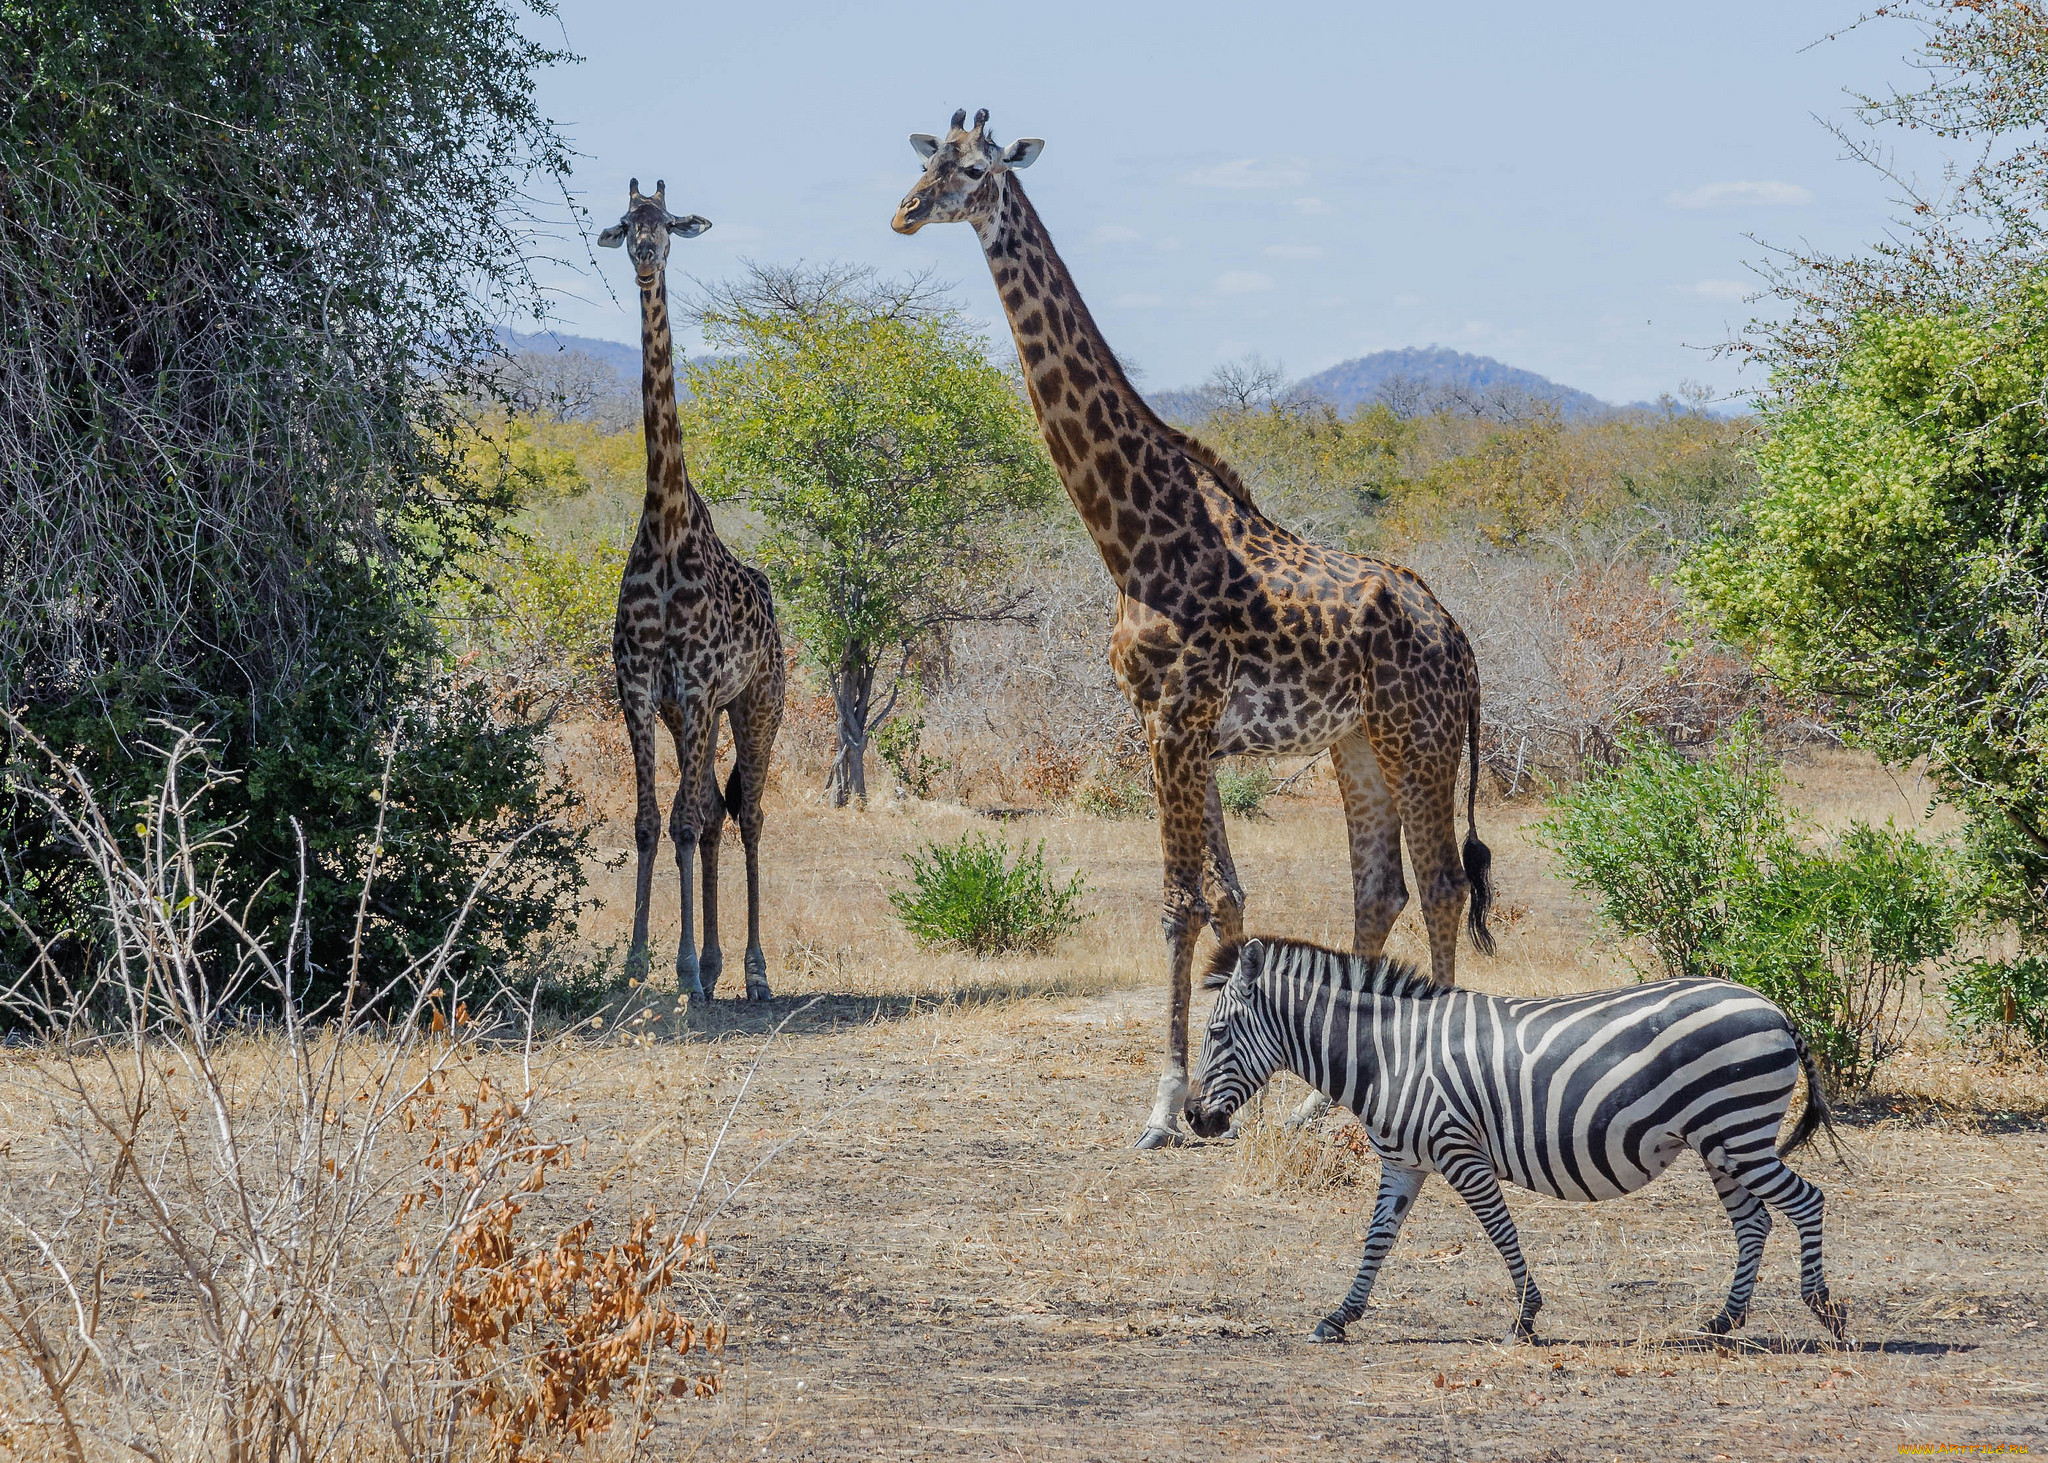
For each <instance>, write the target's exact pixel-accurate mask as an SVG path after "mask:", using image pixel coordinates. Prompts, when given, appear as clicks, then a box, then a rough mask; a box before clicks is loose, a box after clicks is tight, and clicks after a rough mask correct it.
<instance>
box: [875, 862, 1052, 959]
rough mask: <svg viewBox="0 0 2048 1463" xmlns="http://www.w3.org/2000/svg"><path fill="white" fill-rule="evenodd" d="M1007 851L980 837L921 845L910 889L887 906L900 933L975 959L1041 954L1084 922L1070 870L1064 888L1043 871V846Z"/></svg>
mask: <svg viewBox="0 0 2048 1463" xmlns="http://www.w3.org/2000/svg"><path fill="white" fill-rule="evenodd" d="M1008 855H1009V849H1008V848H1006V847H1005V846H1004V845H1003V844H1002V843H1001V842H1000V841H998V840H996V839H994V838H991V837H989V836H988V835H987V834H985V833H969V834H963V835H962V836H961V838H960V839H959V841H958V842H955V843H928V844H926V845H925V846H924V849H923V851H922V852H920V853H913V854H910V855H909V856H908V857H907V859H906V862H907V863H908V864H909V865H910V879H911V887H909V888H907V889H896V890H892V891H891V892H890V895H889V902H890V903H891V904H893V905H895V906H896V917H897V918H898V919H900V920H901V921H902V922H903V927H904V928H905V929H907V930H909V931H910V932H911V934H913V935H915V936H917V938H918V939H919V940H920V941H921V942H922V943H924V944H927V945H958V946H960V947H961V948H962V949H966V950H972V951H973V952H974V953H975V954H977V955H998V954H1002V953H1004V952H1006V951H1011V950H1029V951H1038V950H1047V949H1050V948H1051V947H1052V945H1053V944H1054V942H1055V941H1057V940H1058V939H1059V938H1060V937H1061V936H1062V935H1064V934H1066V933H1067V932H1068V931H1070V930H1072V929H1074V928H1075V927H1076V926H1078V925H1079V924H1080V923H1081V921H1082V920H1084V919H1086V918H1087V917H1088V916H1087V915H1086V914H1085V913H1083V912H1082V911H1081V910H1079V909H1077V908H1076V907H1075V906H1076V905H1078V904H1079V903H1080V901H1081V896H1082V894H1084V893H1085V892H1086V891H1087V881H1086V880H1085V879H1083V877H1082V876H1081V873H1080V871H1079V870H1076V871H1075V873H1074V875H1073V877H1072V878H1070V879H1069V880H1068V881H1067V883H1066V885H1065V886H1064V887H1061V886H1060V885H1057V884H1055V883H1054V882H1053V880H1052V876H1051V875H1050V874H1048V873H1047V872H1046V868H1045V844H1044V842H1043V841H1042V840H1041V841H1040V843H1039V845H1038V847H1037V848H1035V849H1027V850H1020V851H1019V852H1018V854H1017V861H1016V862H1015V863H1014V864H1012V863H1010V862H1009V860H1008Z"/></svg>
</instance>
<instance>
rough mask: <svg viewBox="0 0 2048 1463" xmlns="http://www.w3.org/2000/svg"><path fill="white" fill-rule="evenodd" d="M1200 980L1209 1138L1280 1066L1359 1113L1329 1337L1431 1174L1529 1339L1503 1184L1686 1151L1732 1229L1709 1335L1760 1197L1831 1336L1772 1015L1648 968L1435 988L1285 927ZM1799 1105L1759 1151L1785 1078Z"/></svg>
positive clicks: (1364, 1293) (1811, 1075)
mask: <svg viewBox="0 0 2048 1463" xmlns="http://www.w3.org/2000/svg"><path fill="white" fill-rule="evenodd" d="M1204 984H1205V985H1207V986H1209V987H1211V988H1218V989H1219V991H1220V993H1219V995H1218V996H1217V1000H1216V1005H1215V1008H1214V1010H1213V1011H1212V1013H1211V1015H1210V1020H1209V1027H1208V1032H1207V1035H1206V1037H1205V1039H1204V1042H1203V1046H1202V1057H1201V1061H1200V1064H1199V1065H1198V1066H1197V1068H1196V1090H1197V1093H1198V1096H1197V1097H1195V1098H1193V1099H1191V1100H1190V1102H1189V1106H1188V1116H1189V1122H1190V1124H1191V1126H1193V1128H1194V1130H1195V1132H1196V1133H1197V1134H1200V1135H1202V1136H1214V1135H1215V1134H1218V1133H1220V1132H1222V1131H1223V1130H1224V1129H1225V1128H1226V1127H1227V1126H1228V1124H1229V1121H1230V1118H1231V1115H1232V1114H1233V1113H1235V1112H1236V1111H1237V1109H1238V1108H1239V1107H1241V1106H1242V1105H1243V1104H1244V1103H1245V1102H1246V1101H1247V1100H1248V1099H1249V1098H1250V1097H1251V1096H1252V1095H1253V1094H1254V1093H1256V1092H1257V1091H1258V1090H1259V1089H1260V1088H1261V1087H1263V1086H1264V1085H1265V1083H1266V1081H1267V1080H1268V1079H1269V1078H1270V1077H1271V1076H1272V1075H1273V1073H1274V1072H1276V1071H1279V1070H1281V1069H1283V1068H1284V1069H1286V1070H1288V1071H1291V1072H1294V1073H1295V1074H1296V1075H1298V1076H1300V1077H1302V1078H1303V1079H1304V1080H1306V1081H1307V1082H1308V1083H1309V1084H1310V1085H1311V1086H1312V1087H1314V1088H1316V1089H1317V1090H1318V1091H1320V1092H1322V1093H1323V1094H1324V1095H1326V1096H1327V1097H1329V1098H1330V1099H1331V1100H1332V1101H1333V1102H1337V1103H1340V1104H1342V1105H1343V1106H1345V1107H1348V1108H1350V1109H1351V1110H1352V1111H1353V1112H1354V1113H1356V1114H1357V1115H1358V1119H1359V1122H1360V1124H1361V1125H1362V1126H1363V1127H1364V1129H1365V1132H1366V1136H1367V1138H1368V1139H1369V1140H1370V1141H1371V1143H1372V1146H1373V1149H1374V1151H1375V1152H1377V1153H1378V1154H1379V1156H1380V1159H1381V1169H1380V1174H1381V1179H1380V1193H1379V1198H1378V1200H1377V1202H1376V1203H1375V1205H1374V1211H1373V1223H1372V1228H1371V1231H1370V1233H1369V1235H1368V1237H1367V1240H1366V1246H1365V1256H1364V1259H1363V1261H1362V1263H1361V1264H1360V1266H1359V1272H1358V1278H1357V1280H1356V1281H1355V1282H1354V1283H1353V1285H1352V1287H1351V1290H1350V1293H1349V1294H1347V1295H1346V1296H1345V1299H1344V1303H1343V1304H1342V1305H1340V1306H1339V1307H1338V1308H1337V1309H1336V1310H1335V1311H1334V1312H1332V1313H1331V1314H1330V1315H1329V1316H1328V1317H1326V1318H1325V1319H1324V1320H1323V1322H1322V1323H1321V1324H1320V1325H1319V1326H1318V1327H1317V1328H1316V1336H1317V1339H1319V1340H1330V1341H1337V1340H1342V1339H1343V1336H1344V1329H1345V1327H1346V1326H1347V1325H1349V1324H1350V1322H1352V1321H1354V1320H1356V1319H1358V1317H1359V1316H1360V1315H1361V1314H1362V1313H1363V1312H1364V1310H1365V1304H1366V1299H1367V1297H1368V1296H1369V1295H1370V1293H1371V1291H1372V1285H1373V1281H1374V1279H1375V1277H1376V1276H1377V1275H1378V1273H1379V1266H1380V1262H1381V1261H1382V1260H1383V1259H1384V1258H1385V1256H1386V1254H1387V1252H1388V1251H1389V1250H1390V1249H1391V1248H1392V1247H1393V1243H1394V1239H1395V1237H1396V1235H1398V1234H1399V1232H1400V1227H1401V1222H1402V1220H1403V1219H1405V1218H1406V1216H1407V1212H1408V1209H1409V1207H1410V1206H1411V1205H1412V1203H1413V1202H1414V1198H1415V1195H1416V1194H1417V1193H1418V1192H1419V1191H1420V1189H1421V1187H1422V1182H1423V1180H1424V1179H1425V1178H1426V1177H1427V1176H1428V1175H1429V1174H1431V1173H1440V1174H1442V1175H1443V1176H1444V1178H1445V1179H1446V1180H1447V1181H1449V1183H1450V1184H1451V1186H1452V1187H1453V1188H1455V1189H1456V1190H1457V1191H1458V1193H1459V1195H1460V1196H1461V1197H1462V1198H1463V1199H1464V1200H1465V1202H1466V1203H1467V1204H1469V1205H1470V1206H1471V1207H1472V1210H1473V1212H1474V1213H1475V1214H1476V1215H1477V1216H1478V1218H1479V1220H1480V1223H1481V1224H1482V1225H1483V1226H1484V1227H1485V1229H1486V1232H1487V1236H1488V1237H1489V1238H1490V1239H1491V1240H1492V1241H1493V1242H1494V1244H1495V1245H1496V1246H1497V1247H1498V1248H1499V1250H1500V1252H1501V1255H1502V1258H1503V1259H1505V1260H1506V1261H1507V1266H1508V1273H1509V1277H1510V1279H1511V1280H1512V1281H1513V1283H1514V1285H1515V1289H1516V1291H1517V1293H1518V1294H1519V1296H1520V1300H1521V1314H1520V1317H1519V1319H1518V1320H1517V1322H1516V1325H1515V1334H1516V1335H1517V1336H1521V1337H1525V1338H1526V1337H1527V1336H1529V1335H1531V1334H1533V1330H1534V1323H1535V1318H1536V1312H1537V1311H1538V1310H1539V1309H1540V1308H1541V1306H1542V1304H1543V1297H1542V1294H1541V1293H1540V1292H1539V1291H1538V1290H1537V1288H1536V1285H1535V1283H1534V1282H1533V1281H1532V1280H1530V1279H1529V1275H1528V1268H1527V1266H1526V1264H1525V1263H1524V1262H1523V1258H1522V1253H1521V1244H1520V1240H1519V1238H1518V1236H1517V1235H1516V1232H1515V1226H1514V1220H1513V1219H1512V1217H1510V1215H1509V1214H1508V1210H1507V1205H1506V1203H1505V1202H1504V1201H1503V1200H1502V1198H1501V1191H1500V1185H1501V1183H1502V1182H1503V1181H1505V1182H1507V1183H1511V1184H1514V1185H1516V1186H1517V1187H1519V1188H1524V1189H1528V1190H1530V1191H1532V1192H1534V1193H1539V1194H1549V1195H1551V1196H1553V1197H1555V1198H1560V1199H1578V1200H1598V1199H1611V1198H1616V1197H1618V1196H1620V1195H1622V1194H1627V1193H1632V1192H1634V1191H1635V1190H1636V1189H1639V1188H1641V1187H1642V1186H1643V1185H1644V1184H1647V1183H1648V1182H1649V1181H1650V1180H1651V1179H1653V1178H1655V1177H1656V1176H1657V1175H1658V1174H1660V1173H1662V1172H1663V1171H1664V1170H1665V1169H1666V1168H1668V1167H1670V1165H1671V1164H1672V1163H1673V1162H1674V1161H1675V1160H1676V1159H1677V1158H1678V1157H1679V1155H1680V1154H1682V1153H1684V1152H1685V1151H1686V1150H1688V1149H1690V1150H1691V1151H1693V1152H1695V1153H1697V1154H1699V1156H1700V1158H1701V1159H1702V1160H1703V1161H1704V1163H1705V1165H1706V1168H1707V1172H1708V1174H1709V1176H1710V1177H1711V1178H1712V1179H1713V1182H1714V1186H1715V1189H1716V1191H1717V1192H1718V1193H1719V1194H1720V1196H1721V1202H1722V1204H1723V1206H1724V1207H1725V1208H1726V1209H1727V1211H1728V1216H1729V1219H1730V1222H1731V1223H1732V1224H1733V1225H1734V1227H1735V1236H1736V1248H1737V1261H1736V1270H1735V1282H1734V1285H1733V1287H1732V1288H1731V1290H1730V1292H1729V1296H1728V1301H1727V1304H1726V1305H1725V1306H1724V1307H1723V1308H1722V1310H1721V1313H1720V1314H1719V1315H1718V1316H1716V1317H1715V1318H1714V1319H1713V1320H1712V1321H1710V1322H1709V1323H1708V1326H1707V1329H1708V1330H1709V1331H1711V1332H1713V1333H1715V1334H1725V1333H1726V1332H1727V1331H1729V1330H1731V1329H1732V1328H1734V1327H1736V1326H1740V1325H1741V1324H1742V1323H1743V1322H1744V1321H1745V1320H1746V1319H1747V1317H1748V1310H1749V1301H1750V1297H1751V1295H1752V1294H1753V1293H1754V1290H1755V1286H1756V1275H1757V1267H1758V1265H1759V1264H1760V1263H1761V1261H1762V1259H1763V1247H1764V1237H1765V1236H1766V1235H1767V1234H1768V1233H1769V1232H1770V1228H1771V1218H1770V1209H1772V1208H1775V1209H1777V1210H1778V1211H1779V1212H1780V1213H1782V1214H1784V1215H1785V1217H1786V1218H1787V1219H1789V1220H1791V1221H1792V1223H1793V1224H1794V1226H1795V1227H1796V1228H1797V1229H1798V1231H1799V1238H1800V1294H1801V1296H1802V1297H1803V1298H1804V1299H1805V1301H1806V1303H1807V1305H1808V1306H1810V1307H1811V1308H1812V1309H1813V1311H1814V1313H1815V1314H1816V1315H1817V1316H1819V1317H1820V1318H1821V1320H1822V1321H1823V1322H1824V1323H1825V1324H1826V1325H1827V1326H1828V1328H1829V1330H1830V1331H1832V1332H1833V1333H1834V1334H1835V1335H1836V1336H1837V1337H1840V1336H1841V1335H1842V1334H1843V1312H1842V1308H1841V1307H1840V1306H1839V1305H1837V1304H1835V1303H1833V1302H1832V1301H1830V1300H1829V1298H1828V1291H1827V1285H1826V1283H1825V1280H1824V1278H1823V1274H1822V1266H1821V1220H1822V1213H1823V1208H1824V1203H1825V1201H1824V1199H1823V1196H1822V1194H1821V1191H1820V1190H1819V1189H1817V1188H1815V1187H1814V1186H1813V1185H1812V1184H1810V1183H1808V1182H1807V1181H1806V1180H1805V1179H1802V1178H1801V1177H1800V1176H1799V1175H1798V1174H1796V1173H1794V1172H1792V1170H1791V1169H1789V1168H1787V1167H1786V1166H1785V1165H1784V1164H1783V1163H1782V1162H1781V1161H1780V1158H1781V1155H1782V1153H1783V1152H1789V1151H1790V1150H1791V1149H1793V1148H1794V1147H1797V1146H1798V1145H1799V1144H1800V1143H1802V1142H1804V1141H1805V1140H1806V1139H1808V1138H1809V1137H1811V1136H1812V1135H1813V1133H1814V1131H1815V1129H1816V1128H1817V1127H1818V1126H1819V1125H1820V1124H1821V1123H1823V1122H1825V1121H1827V1119H1828V1112H1827V1106H1826V1102H1825V1100H1824V1099H1823V1097H1822V1095H1821V1091H1820V1087H1819V1084H1818V1074H1817V1072H1816V1071H1815V1068H1814V1063H1813V1059H1812V1056H1811V1054H1810V1053H1809V1052H1808V1051H1807V1049H1806V1045H1805V1043H1804V1042H1803V1041H1802V1040H1801V1039H1800V1037H1799V1034H1798V1033H1797V1032H1796V1031H1795V1030H1793V1028H1792V1025H1791V1022H1790V1021H1789V1020H1788V1019H1787V1018H1786V1016H1785V1013H1784V1012H1783V1011H1781V1010H1779V1009H1778V1007H1777V1006H1775V1005H1773V1004H1772V1003H1771V1002H1770V1001H1768V1000H1766V999H1764V998H1763V997H1762V996H1760V995H1758V994H1757V993H1756V992H1754V991H1751V990H1748V989H1746V988H1745V987H1742V986H1738V985H1732V984H1730V983H1728V982H1726V981H1718V980H1667V981H1656V982H1651V983H1648V984H1644V985H1636V986H1629V987H1625V988H1623V989H1620V990H1609V991H1594V992H1589V993H1587V994H1584V995H1575V996H1564V997H1559V998H1556V999H1550V1000H1532V999H1517V998H1513V997H1506V996H1489V995H1484V994H1481V993H1479V992H1476V991H1470V990H1461V989H1457V988H1453V987H1444V986H1437V985H1434V984H1432V983H1431V982H1429V981H1428V980H1427V979H1425V978H1423V977H1422V976H1420V975H1418V974H1417V973H1416V972H1415V971H1414V970H1413V969H1412V968H1411V967H1408V966H1405V965H1402V964H1399V963H1397V962H1394V961H1391V960H1386V959H1365V958H1361V957H1358V956H1354V955H1350V954H1346V953H1343V952H1340V951H1336V950H1326V949H1323V948H1322V947H1320V946H1316V945H1310V944H1305V943H1300V942H1295V941H1261V940H1252V941H1249V942H1247V943H1246V944H1244V945H1243V946H1241V947H1231V948H1227V949H1225V950H1223V951H1220V952H1219V953H1218V955H1217V957H1216V959H1215V961H1214V963H1213V964H1212V966H1211V969H1210V973H1209V976H1208V978H1207V980H1206V981H1205V982H1204ZM1802 1070H1804V1071H1805V1073H1806V1076H1807V1094H1808V1100H1807V1105H1806V1110H1805V1112H1804V1113H1803V1114H1802V1115H1801V1118H1800V1121H1799V1124H1798V1126H1797V1127H1796V1129H1795V1130H1794V1132H1793V1133H1792V1135H1791V1136H1790V1137H1789V1138H1788V1139H1787V1141H1786V1143H1785V1146H1784V1148H1783V1149H1782V1150H1780V1149H1778V1148H1776V1147H1775V1146H1774V1144H1775V1140H1776V1137H1777V1133H1778V1128H1779V1126H1780V1124H1781V1123H1782V1122H1783V1120H1784V1117H1785V1112H1786V1109H1787V1108H1788V1106H1789V1105H1790V1102H1791V1097H1792V1092H1793V1088H1794V1087H1795V1085H1796V1083H1797V1081H1798V1077H1799V1074H1800V1072H1801V1071H1802Z"/></svg>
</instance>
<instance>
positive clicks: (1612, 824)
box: [1537, 718, 1797, 976]
mask: <svg viewBox="0 0 2048 1463" xmlns="http://www.w3.org/2000/svg"><path fill="white" fill-rule="evenodd" d="M1618 746H1619V749H1620V752H1621V759H1620V760H1619V761H1618V762H1616V763H1615V764H1614V765H1613V766H1610V767H1602V768H1597V769H1595V770H1594V771H1593V772H1592V773H1591V774H1590V775H1589V776H1588V777H1587V778H1586V779H1585V780H1584V781H1583V782H1581V783H1580V784H1579V785H1578V786H1577V787H1576V788H1574V789H1572V790H1571V791H1570V792H1569V793H1567V794H1566V795H1565V796H1564V797H1562V798H1560V799H1559V800H1558V803H1557V807H1556V810H1555V811H1554V812H1553V813H1552V814H1551V815H1550V816H1549V817H1548V818H1545V819H1544V820H1542V822H1540V823H1538V824H1537V828H1538V830H1539V836H1540V838H1541V840H1542V841H1543V843H1544V844H1545V845H1546V846H1547V847H1549V848H1551V849H1552V850H1554V851H1555V852H1556V853H1557V854H1558V855H1559V859H1560V864H1559V871H1560V872H1561V873H1562V874H1563V875H1564V876H1565V877H1566V878H1567V879H1569V880H1570V881H1571V883H1572V886H1573V887H1574V888H1576V889H1578V890H1579V891H1580V892H1582V893H1590V894H1594V895H1596V896H1597V897H1598V899H1599V901H1600V914H1601V917H1602V918H1603V919H1605V920H1606V921H1607V923H1608V924H1610V925H1612V926H1613V927H1614V928H1615V929H1617V930H1619V931H1620V932H1621V933H1622V934H1624V935H1629V936H1633V937H1635V938H1637V939H1642V940H1646V941H1648V942H1649V944H1650V946H1651V948H1652V949H1653V950H1655V951H1656V954H1657V960H1658V963H1659V964H1660V965H1661V966H1662V967H1663V972H1664V974H1666V975H1674V976H1677V975H1719V974H1721V973H1722V970H1721V967H1720V962H1719V960H1718V958H1717V956H1716V954H1715V953H1714V952H1715V951H1716V950H1717V948H1718V947H1719V946H1721V945H1722V944H1723V943H1725V940H1726V936H1727V933H1728V929H1729V923H1730V920H1731V918H1733V917H1735V916H1734V911H1733V910H1732V909H1731V898H1732V899H1733V900H1734V901H1735V902H1736V903H1738V904H1739V902H1740V900H1741V899H1742V898H1743V897H1744V891H1747V890H1752V889H1754V888H1755V887H1756V886H1757V885H1758V883H1759V882H1760V881H1761V880H1763V879H1764V878H1765V877H1766V875H1764V874H1763V873H1762V872H1760V871H1761V870H1762V869H1763V868H1765V867H1767V866H1769V865H1771V864H1773V863H1776V862H1779V861H1782V860H1784V859H1786V858H1788V857H1789V856H1791V854H1792V853H1793V852H1794V851H1795V850H1796V847H1797V845H1796V842H1795V840H1794V838H1793V835H1792V830H1791V827H1790V825H1789V823H1788V821H1787V818H1786V814H1785V807H1784V804H1783V803H1781V802H1780V801H1779V799H1778V792H1777V788H1778V768H1777V765H1776V763H1775V762H1773V761H1772V760H1771V758H1770V757H1769V756H1768V755H1766V754H1765V753H1764V751H1763V749H1762V747H1761V746H1760V745H1759V742H1758V734H1757V727H1756V723H1755V721H1754V719H1751V718H1746V719H1744V720H1743V721H1742V722H1740V723H1738V724H1737V726H1736V728H1735V731H1734V733H1733V735H1731V736H1730V738H1729V739H1728V741H1727V743H1726V744H1725V745H1723V746H1722V747H1721V748H1720V749H1718V750H1717V751H1715V752H1714V753H1712V754H1711V755H1710V756H1708V757H1706V758H1705V759H1703V760H1701V761H1698V762H1694V761H1691V760H1690V759H1688V758H1686V757H1685V756H1683V755H1682V754H1681V753H1679V752H1677V751H1674V750H1673V749H1672V748H1671V747H1670V746H1669V745H1667V744H1666V743H1664V742H1663V741H1661V740H1659V739H1658V738H1656V737H1654V736H1651V735H1649V734H1648V733H1646V732H1642V731H1639V730H1638V731H1629V732H1624V733H1622V734H1621V736H1620V737H1619V739H1618Z"/></svg>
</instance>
